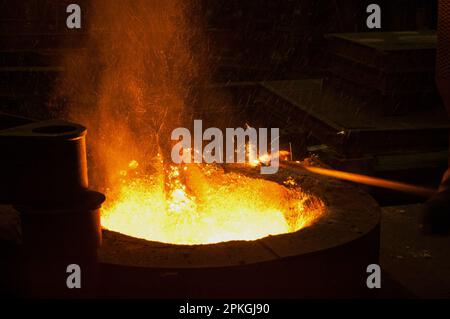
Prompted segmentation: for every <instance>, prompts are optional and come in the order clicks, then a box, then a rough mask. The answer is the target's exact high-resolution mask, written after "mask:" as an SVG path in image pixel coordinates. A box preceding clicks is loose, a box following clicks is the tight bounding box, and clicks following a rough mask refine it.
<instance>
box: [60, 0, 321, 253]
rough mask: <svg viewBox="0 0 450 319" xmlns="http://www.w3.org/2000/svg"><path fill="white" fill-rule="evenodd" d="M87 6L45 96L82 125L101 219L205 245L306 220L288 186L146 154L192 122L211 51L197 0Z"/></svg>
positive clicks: (150, 235) (299, 196)
mask: <svg viewBox="0 0 450 319" xmlns="http://www.w3.org/2000/svg"><path fill="white" fill-rule="evenodd" d="M89 10H90V16H91V19H90V26H89V31H90V36H89V38H88V40H87V43H86V44H85V45H86V47H87V48H88V49H87V50H82V51H80V52H78V51H74V52H73V53H71V54H69V55H68V56H66V57H65V59H64V60H65V61H64V65H65V70H66V72H65V73H64V74H65V77H64V78H63V79H61V81H60V84H59V85H58V87H57V88H56V92H55V97H54V99H55V102H54V104H56V105H59V102H58V101H63V102H62V103H63V104H67V108H68V112H67V113H68V117H69V119H70V120H73V121H76V122H80V123H83V124H84V125H86V126H87V127H88V130H89V137H88V143H89V148H90V149H89V155H90V163H91V164H92V166H91V167H90V179H91V181H92V182H93V183H92V184H91V186H92V187H94V188H95V189H98V190H101V191H104V192H105V193H106V195H107V198H108V202H107V203H106V207H105V209H104V211H103V212H102V224H103V226H104V227H106V228H108V229H111V230H115V231H118V232H121V233H124V234H127V235H130V236H135V237H140V238H145V239H151V240H156V241H162V242H167V243H178V244H206V243H214V242H220V241H227V240H234V239H241V240H252V239H257V238H261V237H264V236H267V235H270V234H272V235H273V234H280V233H286V232H289V231H295V230H298V229H300V228H302V227H305V226H306V225H309V224H310V223H311V221H312V220H313V219H314V217H315V216H316V215H317V214H318V213H317V212H316V211H315V210H314V209H309V208H308V207H307V206H308V205H307V204H306V203H309V200H308V197H307V196H306V195H304V194H303V193H302V192H301V191H299V190H295V189H294V188H293V189H288V188H285V187H284V186H280V185H278V184H276V183H272V182H268V181H264V180H260V179H251V178H248V177H245V176H243V175H239V174H236V173H228V174H225V173H224V172H223V171H222V170H221V169H220V168H219V167H214V166H196V165H190V166H167V164H166V165H163V164H162V163H161V162H160V160H154V161H152V160H151V159H152V158H154V157H155V156H156V154H157V153H158V152H162V153H164V154H166V155H165V156H164V157H165V158H167V154H170V133H171V132H172V130H173V129H174V128H176V127H186V126H187V125H185V124H186V123H190V122H191V120H190V118H191V116H190V115H189V114H192V112H191V110H190V108H191V105H192V99H193V98H194V99H195V96H196V95H195V94H193V92H194V93H195V90H193V87H198V86H201V85H203V84H205V83H209V82H210V81H209V79H210V74H209V70H210V69H211V67H210V65H209V63H214V61H215V59H208V55H209V50H210V41H209V40H208V39H207V38H206V37H205V36H204V35H203V31H202V30H203V27H202V26H203V22H202V19H201V18H199V17H200V16H201V15H200V14H199V12H200V11H201V5H200V3H199V1H197V0H192V1H183V0H164V1H148V0H121V1H111V0H93V1H91V2H90V9H89ZM207 61H211V62H209V63H208V62H207ZM211 99H212V100H215V98H214V97H211ZM222 100H223V99H222V98H220V101H221V103H222V102H223V104H224V105H223V106H226V105H227V104H228V103H227V102H226V101H222ZM225 100H226V98H225ZM220 116H221V118H224V119H226V117H227V116H226V115H225V113H224V112H220ZM224 123H227V121H226V120H224ZM132 160H133V161H132ZM261 160H262V161H263V162H264V161H265V159H261ZM155 163H156V164H155ZM254 164H255V165H258V164H259V163H254ZM127 165H128V166H127ZM124 167H126V169H124ZM318 206H320V205H319V204H318Z"/></svg>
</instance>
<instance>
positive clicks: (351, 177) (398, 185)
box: [281, 162, 437, 198]
mask: <svg viewBox="0 0 450 319" xmlns="http://www.w3.org/2000/svg"><path fill="white" fill-rule="evenodd" d="M289 164H290V165H291V164H292V165H293V166H295V167H297V168H299V169H303V170H305V171H307V172H311V173H314V174H318V175H323V176H328V177H334V178H337V179H342V180H346V181H350V182H355V183H359V184H364V185H370V186H376V187H382V188H388V189H392V190H396V191H399V192H403V193H408V194H414V195H418V196H422V197H426V198H429V197H431V196H433V195H434V194H435V193H436V192H437V190H436V189H432V188H427V187H423V186H417V185H412V184H407V183H402V182H396V181H391V180H387V179H382V178H377V177H371V176H367V175H361V174H355V173H348V172H343V171H337V170H332V169H327V168H322V167H313V166H307V165H303V164H300V163H296V162H289ZM281 165H283V164H281Z"/></svg>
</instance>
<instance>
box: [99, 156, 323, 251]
mask: <svg viewBox="0 0 450 319" xmlns="http://www.w3.org/2000/svg"><path fill="white" fill-rule="evenodd" d="M154 163H157V164H156V165H159V167H156V172H157V173H153V174H151V175H147V174H144V173H142V174H138V175H137V176H133V177H130V174H127V175H125V176H123V175H121V176H122V183H121V187H120V190H119V192H118V193H117V194H108V196H109V197H110V198H112V200H111V199H110V201H109V202H108V203H107V204H106V206H105V208H104V210H103V213H102V225H103V226H104V227H105V228H107V229H110V230H113V231H117V232H120V233H123V234H126V235H130V236H133V237H138V238H144V239H148V240H153V241H160V242H166V243H172V244H188V245H192V244H210V243H217V242H223V241H230V240H255V239H259V238H263V237H266V236H269V235H277V234H283V233H288V232H293V231H297V230H299V229H301V228H303V227H306V226H308V225H310V224H311V223H312V222H313V221H314V220H315V219H317V218H318V217H319V216H320V215H321V214H322V213H323V204H322V203H321V202H320V201H319V200H317V199H313V198H312V197H311V196H308V195H306V194H304V193H303V192H301V191H300V190H299V189H298V187H297V188H291V189H288V188H286V187H284V186H282V185H279V184H277V183H274V182H270V181H266V180H263V179H256V178H250V177H246V176H244V175H241V174H237V173H224V171H223V170H222V169H221V168H220V167H218V166H214V165H204V166H200V165H196V164H193V165H189V166H170V167H169V169H168V170H165V169H164V166H163V165H162V164H161V162H160V161H154ZM130 164H131V163H130ZM132 166H133V167H134V166H136V167H137V165H130V166H129V169H130V168H131V167H132ZM291 186H292V185H291Z"/></svg>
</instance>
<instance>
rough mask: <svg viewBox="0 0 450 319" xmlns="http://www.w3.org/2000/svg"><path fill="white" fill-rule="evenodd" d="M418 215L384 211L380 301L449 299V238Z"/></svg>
mask: <svg viewBox="0 0 450 319" xmlns="http://www.w3.org/2000/svg"><path fill="white" fill-rule="evenodd" d="M419 215H420V205H406V206H391V207H384V208H383V209H382V220H381V250H380V264H381V268H382V287H381V289H380V291H379V294H377V295H378V296H379V298H450V254H449V253H448V252H449V248H450V236H449V237H430V236H425V235H422V234H421V233H420V232H419V230H418V224H419V223H418V220H419ZM11 218H13V215H12V213H11V209H10V208H9V207H7V206H0V241H1V240H2V239H3V240H4V239H6V238H8V239H12V238H14V237H16V236H17V233H16V231H15V227H11V224H15V223H14V222H13V223H11V221H12V219H11ZM15 218H17V217H15Z"/></svg>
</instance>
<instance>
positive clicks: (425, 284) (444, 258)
mask: <svg viewBox="0 0 450 319" xmlns="http://www.w3.org/2000/svg"><path fill="white" fill-rule="evenodd" d="M420 207H421V206H420V205H408V206H393V207H385V208H383V212H382V220H381V251H380V264H381V267H382V270H383V272H384V273H386V274H387V276H388V277H390V279H392V280H393V281H394V282H395V283H396V284H399V285H401V286H403V287H404V288H405V290H406V292H404V293H406V294H407V293H411V294H412V295H413V296H416V297H419V298H450V237H432V236H425V235H422V234H421V233H420V231H419V229H418V225H419V215H420ZM394 295H395V294H394ZM411 297H412V296H411Z"/></svg>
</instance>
